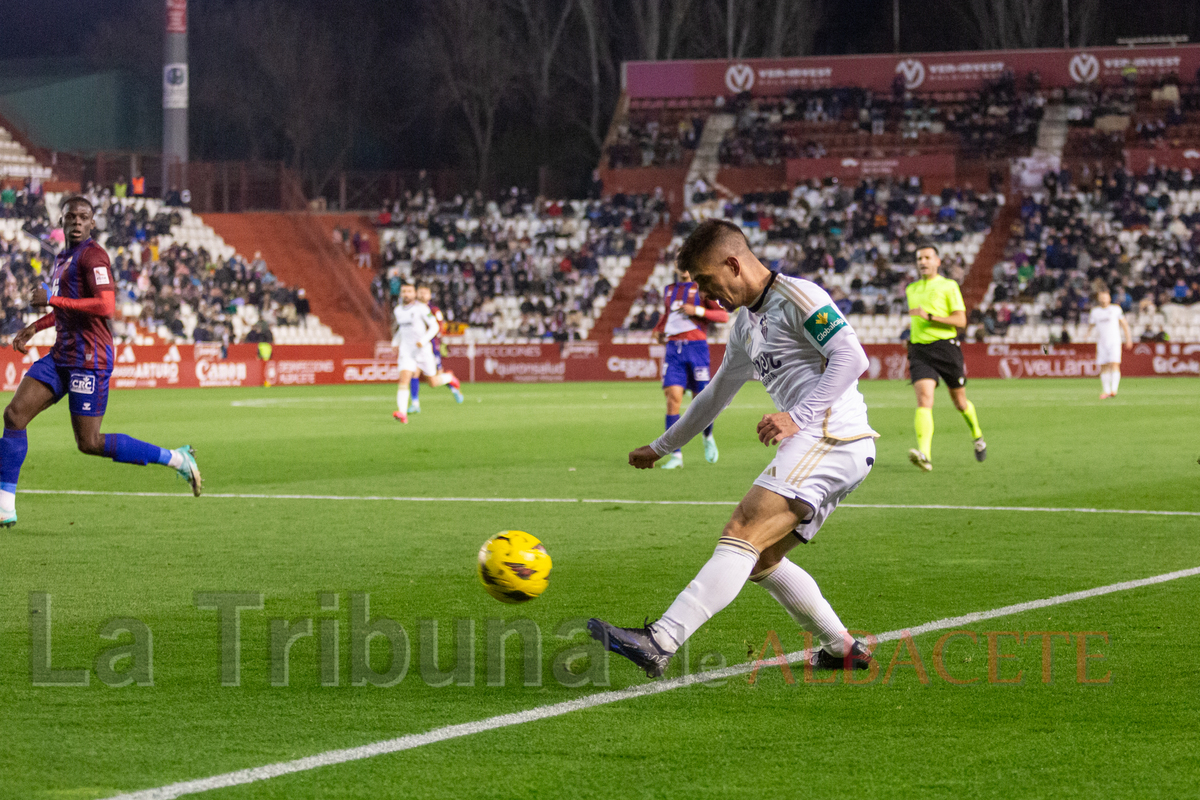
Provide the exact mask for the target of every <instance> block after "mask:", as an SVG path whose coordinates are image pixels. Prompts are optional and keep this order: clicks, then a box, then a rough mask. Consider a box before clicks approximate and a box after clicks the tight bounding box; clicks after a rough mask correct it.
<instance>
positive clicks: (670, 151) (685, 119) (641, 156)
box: [608, 114, 704, 169]
mask: <svg viewBox="0 0 1200 800" xmlns="http://www.w3.org/2000/svg"><path fill="white" fill-rule="evenodd" d="M703 130H704V116H703V115H694V116H693V115H676V114H671V115H666V114H664V115H663V118H662V119H661V120H660V119H659V118H658V117H656V116H653V115H650V116H644V115H641V114H637V115H631V116H630V117H629V118H628V119H627V120H625V121H623V122H621V123H619V124H618V125H617V130H616V138H615V139H614V140H613V141H612V142H610V143H609V145H608V166H609V168H610V169H622V168H627V167H664V166H675V165H678V164H681V163H683V160H684V158H685V157H686V156H687V154H688V153H689V152H691V151H693V150H695V149H696V145H697V144H698V143H699V142H700V133H701V131H703Z"/></svg>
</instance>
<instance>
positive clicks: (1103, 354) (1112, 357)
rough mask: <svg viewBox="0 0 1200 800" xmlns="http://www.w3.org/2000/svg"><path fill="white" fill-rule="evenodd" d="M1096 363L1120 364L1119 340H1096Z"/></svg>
mask: <svg viewBox="0 0 1200 800" xmlns="http://www.w3.org/2000/svg"><path fill="white" fill-rule="evenodd" d="M1096 363H1097V364H1120V363H1121V340H1120V339H1117V340H1115V341H1114V340H1111V339H1109V340H1105V339H1101V340H1100V341H1098V342H1096Z"/></svg>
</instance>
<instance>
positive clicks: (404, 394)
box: [396, 387, 408, 414]
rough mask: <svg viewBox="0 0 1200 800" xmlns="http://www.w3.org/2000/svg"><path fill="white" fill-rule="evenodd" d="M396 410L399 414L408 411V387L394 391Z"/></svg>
mask: <svg viewBox="0 0 1200 800" xmlns="http://www.w3.org/2000/svg"><path fill="white" fill-rule="evenodd" d="M396 408H398V409H400V413H401V414H403V413H405V412H406V411H408V387H405V388H403V389H397V390H396Z"/></svg>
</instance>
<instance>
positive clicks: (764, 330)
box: [651, 275, 879, 455]
mask: <svg viewBox="0 0 1200 800" xmlns="http://www.w3.org/2000/svg"><path fill="white" fill-rule="evenodd" d="M843 347H846V348H854V349H855V350H857V351H858V353H859V354H860V355H859V357H860V358H862V359H864V360H865V358H866V356H865V355H863V354H862V345H861V344H859V342H858V337H857V336H855V335H854V332H853V330H852V329H851V328H850V324H849V323H848V322H846V319H845V317H843V316H842V315H841V312H839V311H838V309H837V306H835V305H834V304H833V300H832V299H831V298H830V297H829V294H828V293H827V292H826V291H825V290H824V289H822V288H821V287H820V286H817V285H816V284H815V283H812V282H811V281H806V280H803V279H800V278H789V277H787V276H785V275H779V276H777V277H776V278H775V280H774V283H773V284H772V285H771V287H770V289H769V290H768V291H767V293H766V297H765V298H763V300H762V304H761V305H760V306H759V307H758V310H757V311H751V310H750V308H741V309H739V310H738V312H737V315H736V316H735V317H734V320H733V326H732V328H731V329H730V332H729V342H728V344H726V345H725V356H724V358H723V360H722V361H721V368H720V369H719V370H717V373H716V375H714V376H713V380H712V381H711V382H710V383H709V384H708V386H707V387H705V389H704V391H702V392H701V393H700V394H698V395H697V396H696V397H695V398H693V399H692V402H691V405H690V406H689V407H688V411H687V413H686V414H685V415H684V416H683V418H682V419H680V420H679V421H678V422H676V423H675V424H674V425H672V426H671V428H670V429H669V430H668V431H667V432H666V433H665V434H663V435H662V436H660V437H659V438H658V439H657V440H655V441H654V443H653V444H652V445H651V447H652V448H653V449H654V451H655V452H657V453H659V454H660V455H663V454H666V453H668V452H670V451H671V450H674V449H676V448H677V447H681V446H683V444H686V443H687V441H688V440H690V439H691V438H692V436H695V435H696V434H697V433H698V432H699V430H700V429H701V428H703V427H704V426H705V425H707V424H708V423H709V422H711V421H712V420H713V419H715V418H716V416H717V414H719V413H720V412H721V411H722V410H723V409H725V408H726V407H727V406H728V405H729V404H730V403H731V402H733V398H734V396H735V395H736V394H737V392H738V389H740V388H741V387H742V385H743V384H744V383H746V382H747V381H749V380H758V381H760V382H761V383H762V385H763V388H765V389H766V390H767V394H769V395H770V396H771V400H772V401H774V403H775V407H776V408H777V409H779V410H780V411H786V412H789V413H791V414H792V417H793V419H795V418H796V417H797V412H800V411H801V410H802V409H803V407H804V405H805V401H806V400H808V399H809V398H810V397H812V396H813V395H814V393H815V392H816V390H817V386H818V384H820V383H821V378H822V375H823V374H824V373H825V366H826V363H827V362H828V359H829V356H830V355H832V354H833V353H834V352H835V351H838V350H840V349H841V348H843ZM803 410H804V411H807V412H812V411H816V412H819V413H817V414H816V418H815V419H813V420H812V422H811V423H810V424H808V425H807V426H802V427H801V430H804V431H805V432H806V433H810V434H814V435H816V436H822V437H825V438H828V439H834V440H839V441H853V440H856V439H865V438H867V437H871V438H876V437H878V436H879V434H878V433H876V432H875V431H873V430H871V426H870V424H869V423H868V421H867V404H866V401H864V400H863V396H862V394H861V393H860V392H859V391H858V380H857V378H855V380H854V381H853V382H852V383H850V384H849V387H848V388H847V389H845V390H844V391H842V393H841V395H840V396H838V397H836V398H834V399H833V400H832V402H830V403H829V405H828V406H824V404H822V407H821V408H816V409H803ZM797 424H800V423H799V422H798V423H797Z"/></svg>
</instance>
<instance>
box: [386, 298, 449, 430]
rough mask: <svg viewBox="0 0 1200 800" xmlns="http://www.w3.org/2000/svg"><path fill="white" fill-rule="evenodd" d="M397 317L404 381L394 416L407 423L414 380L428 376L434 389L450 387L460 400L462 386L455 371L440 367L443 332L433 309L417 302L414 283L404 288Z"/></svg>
mask: <svg viewBox="0 0 1200 800" xmlns="http://www.w3.org/2000/svg"><path fill="white" fill-rule="evenodd" d="M393 316H395V318H396V335H395V336H393V337H392V345H393V346H394V347H395V348H396V350H397V353H398V366H399V367H400V381H399V385H398V386H397V388H396V410H395V411H393V412H392V417H393V418H394V419H397V420H399V421H400V422H403V423H405V424H407V423H408V409H409V407H410V404H411V403H412V402H413V401H414V400H416V397H415V396H414V394H413V389H412V386H411V384H412V379H413V378H419V377H424V378H425V379H426V380H427V381H428V382H429V385H430V386H444V385H445V384H447V383H448V384H450V386H451V388H452V390H453V391H454V392H455V399H456V400H458V398H459V397H460V395H459V394H458V386H459V384H458V378H456V377H454V373H453V372H443V371H441V370H440V369H439V368H438V364H437V360H436V359H435V358H434V356H433V339H434V337H436V336H437V335H438V332H439V330H440V329H439V328H438V323H437V320H436V319H434V316H433V313H432V312H431V311H430V310H429V306H427V305H425V304H424V303H422V302H420V301H418V300H417V289H416V287H415V286H413V285H412V284H411V283H405V284H404V285H402V286H401V287H400V303H399V305H397V306H396V309H395V311H394V312H393ZM459 402H460V403H461V402H462V401H461V400H459Z"/></svg>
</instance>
